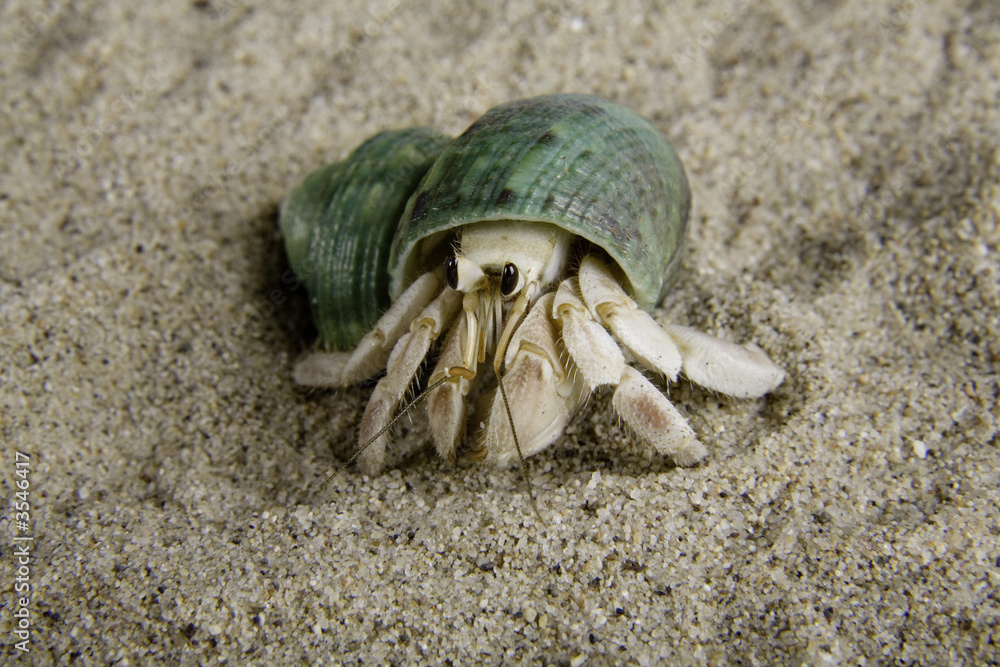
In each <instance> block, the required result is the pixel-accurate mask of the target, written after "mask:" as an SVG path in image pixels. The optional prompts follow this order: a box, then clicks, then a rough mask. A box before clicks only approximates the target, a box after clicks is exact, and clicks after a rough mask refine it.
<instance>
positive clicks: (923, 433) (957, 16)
mask: <svg viewBox="0 0 1000 667" xmlns="http://www.w3.org/2000/svg"><path fill="white" fill-rule="evenodd" d="M341 4H350V5H352V6H351V7H347V8H341V7H339V6H338V5H341ZM429 4H433V6H425V5H424V4H422V3H417V2H411V1H408V0H372V2H370V3H365V2H351V3H329V2H319V1H315V2H309V3H299V4H297V5H296V6H295V7H293V8H287V9H286V8H285V7H284V5H281V6H280V8H278V5H277V4H276V5H275V8H270V7H267V6H264V5H263V3H244V2H240V1H237V0H221V1H216V0H207V1H206V0H199V1H189V2H160V3H127V2H92V1H86V0H85V1H82V2H74V3H65V2H50V3H45V2H41V1H31V2H28V1H25V2H8V3H5V4H4V5H3V8H2V10H0V26H2V28H0V53H2V58H0V86H2V105H3V108H2V113H0V124H2V129H0V155H2V156H3V159H2V161H0V163H2V164H0V328H2V336H0V355H2V356H0V362H2V363H0V405H2V408H0V409H2V416H0V420H2V421H0V428H2V442H3V449H2V454H3V456H2V464H3V467H4V474H3V475H2V476H0V478H2V480H3V481H2V491H3V494H4V498H3V500H2V503H3V504H4V506H5V507H6V506H7V503H8V502H10V506H9V508H8V509H7V510H5V515H4V516H5V518H4V520H3V527H4V531H3V535H4V539H3V546H2V559H0V561H2V564H0V574H2V583H0V588H2V598H0V607H2V614H0V619H2V620H0V630H2V633H0V642H2V644H3V646H4V648H3V654H4V656H6V657H5V659H10V658H11V657H14V658H16V659H18V660H20V661H21V662H24V663H34V664H49V663H59V664H66V663H73V664H111V663H114V664H136V663H142V662H146V661H147V660H158V661H162V662H164V663H166V664H196V663H200V664H209V663H226V664H245V663H246V664H283V663H285V664H287V663H296V664H310V663H313V664H320V663H322V664H340V663H343V664H397V665H401V664H412V663H414V662H415V661H416V660H417V658H418V656H420V655H423V656H424V657H425V659H426V660H427V661H428V662H429V663H430V664H442V663H443V662H444V661H445V660H448V659H450V660H452V661H453V662H454V664H473V663H476V662H481V663H483V664H493V665H495V664H500V663H504V664H553V665H574V666H576V665H581V664H589V665H603V664H615V663H630V664H663V663H665V662H666V663H670V662H673V663H675V664H742V665H756V664H760V665H764V664H767V665H782V664H788V665H798V664H849V665H855V664H893V665H896V664H898V665H904V664H905V665H910V664H920V665H946V664H956V665H957V664H970V665H971V664H977V665H982V664H997V661H998V660H1000V657H998V656H1000V629H998V624H1000V597H998V592H997V591H998V588H1000V446H998V438H997V429H998V427H997V417H996V412H997V411H996V405H997V396H998V391H1000V390H998V368H1000V337H998V312H1000V277H998V257H1000V254H998V246H1000V228H998V215H1000V185H998V181H1000V151H998V134H1000V132H998V129H1000V112H998V110H997V100H998V99H1000V79H998V72H1000V9H998V6H997V4H996V3H994V2H975V1H968V2H958V3H945V2H929V1H926V0H907V1H906V2H891V3H888V4H885V3H868V2H862V1H860V0H857V1H848V2H820V1H816V2H807V3H792V2H783V1H779V0H772V1H770V2H763V3H749V2H739V1H738V2H726V1H721V2H707V3H696V2H680V3H674V4H672V5H671V6H670V7H669V8H668V9H663V8H658V7H652V6H649V5H648V4H644V3H640V2H630V1H626V2H615V3H612V2H601V1H599V0H595V1H590V0H552V1H549V2H542V3H537V4H536V3H531V2H509V3H503V4H499V3H493V2H486V1H485V0H482V1H478V0H477V2H473V3H471V4H470V3H455V4H454V5H451V6H448V5H446V4H444V3H429ZM550 92H587V93H595V94H598V95H601V96H604V97H607V98H610V99H613V100H615V101H618V102H621V103H623V104H626V105H628V106H631V107H633V108H635V109H637V110H638V111H639V112H640V113H642V114H644V115H646V116H647V117H649V118H651V119H652V120H653V122H654V123H655V124H656V125H657V126H658V127H660V128H661V129H662V130H663V131H664V132H665V133H666V134H667V135H668V137H669V138H670V139H671V141H672V142H673V143H674V144H675V146H676V147H677V150H678V152H679V154H680V155H681V158H682V159H683V161H684V163H685V165H686V168H687V170H688V174H689V177H690V180H691V185H692V190H693V192H694V200H695V201H694V210H693V213H692V232H691V239H690V244H689V248H688V251H687V255H686V257H685V260H684V266H683V271H682V274H681V276H680V278H679V281H678V283H677V286H676V289H675V290H674V291H673V292H672V293H671V294H670V295H669V296H668V297H667V300H666V301H665V302H664V304H663V307H662V308H661V309H658V310H657V311H656V312H655V316H656V317H657V318H659V319H661V320H662V321H667V320H670V321H674V322H678V323H681V324H688V325H692V326H696V327H698V328H700V329H702V330H705V331H707V332H710V333H712V334H715V335H718V336H722V337H724V338H728V339H731V340H736V341H756V342H757V343H759V344H760V345H761V346H762V347H764V348H765V349H766V350H767V351H768V353H769V354H770V355H771V356H772V357H773V358H774V359H775V360H776V361H777V362H778V363H780V364H781V365H782V366H783V367H785V368H786V369H787V371H788V379H787V381H786V382H785V384H784V385H783V386H782V387H781V388H780V389H779V390H778V391H776V392H775V393H774V394H773V395H771V396H769V397H767V398H765V399H761V400H754V401H737V400H730V399H726V398H724V397H719V396H716V395H713V394H712V393H711V392H709V391H705V390H703V389H700V388H697V387H693V386H691V385H690V384H689V383H687V382H682V383H681V384H678V385H675V386H672V387H670V396H671V399H672V400H673V401H674V402H675V404H676V405H677V406H678V407H679V408H680V410H681V411H682V412H683V413H684V414H685V415H687V416H688V418H689V420H690V422H691V424H692V426H693V427H694V429H695V430H696V431H697V432H698V433H699V434H700V436H701V438H702V440H703V441H704V442H705V443H706V445H707V446H708V449H709V451H710V455H709V457H708V459H707V460H706V461H705V462H704V463H703V464H701V465H700V466H698V467H695V468H692V469H683V468H677V467H674V466H673V465H671V464H670V463H669V462H667V461H664V460H662V458H661V457H660V456H659V455H657V454H655V453H654V452H652V451H650V450H649V449H648V448H647V447H645V446H644V445H643V444H642V443H641V442H638V441H637V440H636V439H635V438H634V437H633V436H631V435H630V434H629V433H628V432H627V431H626V430H625V429H624V428H622V427H621V426H620V425H619V423H618V420H617V418H616V417H615V416H614V414H613V413H612V411H611V407H610V397H609V395H607V394H606V393H602V394H599V395H598V396H596V397H595V399H594V400H592V401H591V402H590V404H589V405H588V407H587V408H586V409H585V410H584V411H583V413H581V414H580V415H579V417H578V418H577V420H576V421H575V422H574V423H573V425H572V426H571V428H570V429H569V430H568V431H567V433H566V435H565V437H563V438H562V439H561V440H559V441H558V442H557V443H556V444H555V445H553V446H552V447H550V448H549V449H548V450H546V451H544V452H542V453H541V454H539V455H537V456H535V457H533V458H532V459H531V460H530V461H529V463H530V470H531V484H532V486H533V488H534V491H535V494H536V495H537V497H538V499H539V504H540V506H541V509H542V513H543V514H544V515H545V517H546V519H547V525H541V524H540V522H539V521H538V519H537V518H536V517H535V515H534V514H533V513H532V511H531V509H530V504H529V502H528V499H527V496H526V494H525V487H524V483H523V480H522V478H521V473H520V472H519V471H518V470H517V469H513V470H496V469H492V468H488V467H483V466H481V465H477V464H476V463H475V462H473V461H471V460H469V458H468V457H465V458H462V459H460V460H459V462H458V463H457V464H449V463H446V462H443V461H440V460H438V459H437V457H436V456H435V455H434V453H433V451H432V450H431V449H430V448H429V447H427V446H426V445H427V443H428V441H429V435H428V431H427V429H426V426H425V421H424V416H423V412H422V411H419V412H418V413H417V414H416V415H415V416H414V417H413V419H412V422H407V423H406V424H405V425H404V426H403V427H402V428H401V429H400V432H399V438H398V441H397V447H396V448H395V449H394V450H393V453H392V456H393V464H394V467H393V469H392V470H391V471H390V472H388V473H386V474H384V475H382V476H380V477H378V478H374V479H371V478H367V477H363V476H361V475H359V474H358V473H356V472H353V471H349V472H347V473H345V474H343V475H342V476H340V477H338V478H337V479H335V480H334V481H333V483H332V484H330V486H329V487H328V488H326V489H325V490H322V489H321V485H322V483H323V481H324V480H325V479H326V478H327V476H328V475H329V473H330V472H331V470H333V469H334V468H335V467H336V466H338V465H339V464H341V463H342V462H343V461H345V460H346V459H347V457H349V456H350V454H351V453H352V451H353V450H354V447H355V439H356V438H357V428H358V422H359V420H360V415H361V412H362V410H363V408H364V404H365V401H366V397H367V395H368V394H369V393H370V391H371V387H370V386H367V387H358V388H354V389H350V390H343V391H338V392H308V391H305V390H303V389H301V388H298V387H296V386H295V385H294V384H293V383H292V380H291V369H292V364H293V362H294V360H295V359H296V358H297V357H298V356H299V355H300V354H302V353H303V352H304V351H305V350H307V349H309V348H310V346H311V345H312V337H313V335H314V334H313V331H312V329H311V325H310V323H309V315H308V309H307V307H306V300H305V296H304V294H302V293H301V290H300V289H294V288H293V287H292V286H291V285H290V284H289V283H288V282H286V281H283V279H282V274H283V273H284V272H285V271H286V270H287V268H288V267H287V263H286V260H285V258H284V252H283V248H282V245H281V239H280V236H279V234H278V232H277V228H276V214H277V207H278V205H279V203H280V201H281V200H282V198H283V197H284V195H285V194H286V193H287V192H288V191H289V189H290V188H291V187H292V186H293V185H294V184H296V183H297V182H298V180H299V179H301V178H302V177H303V176H304V175H305V174H306V173H308V172H309V171H310V170H312V169H314V168H316V167H317V166H319V165H320V164H322V163H323V162H325V161H330V160H334V159H339V158H341V157H343V156H344V155H346V154H347V153H348V152H349V151H350V150H351V149H352V148H353V147H354V146H356V145H357V144H358V143H359V142H360V141H361V140H363V139H364V138H366V137H368V136H369V135H371V134H373V133H375V132H377V131H379V130H382V129H387V128H395V127H405V126H409V125H417V124H419V125H428V126H432V127H436V128H438V129H440V130H442V131H446V132H449V133H458V132H461V131H462V130H463V129H464V128H465V127H466V126H467V125H468V124H469V123H470V122H471V121H472V120H474V119H475V118H476V117H477V116H479V115H480V114H481V113H482V112H484V111H485V110H486V109H488V108H490V107H492V106H494V105H495V104H498V103H501V102H504V101H507V100H510V99H516V98H520V97H526V96H529V95H536V94H542V93H550ZM25 481H26V483H25V484H23V485H22V487H23V486H27V487H28V488H27V489H24V488H18V486H17V483H19V482H25ZM18 492H22V493H25V492H26V493H25V495H22V496H21V498H18V497H17V496H16V495H15V494H16V493H18ZM25 499H26V501H27V503H28V505H27V507H28V510H27V514H28V516H27V517H23V516H17V515H15V511H16V508H15V507H14V503H15V502H25ZM26 537H32V538H33V541H30V542H29V541H26V540H24V539H23V538H26ZM15 538H18V540H19V541H15ZM25 552H27V553H28V554H29V555H28V556H24V555H23V554H24V553H25ZM22 558H26V559H27V560H28V563H29V564H28V565H23V563H22V562H21V559H22ZM22 567H23V568H24V569H21V568H22ZM25 583H26V584H27V585H28V588H27V590H26V591H24V590H23V589H22V590H21V591H20V592H19V591H18V590H17V589H16V588H15V587H16V586H21V584H25ZM24 597H27V598H28V599H27V600H21V598H24ZM22 602H26V604H22ZM15 614H20V618H18V617H15ZM18 622H22V624H24V625H26V626H27V633H26V634H24V635H22V636H21V637H19V636H18V635H16V634H13V633H12V630H16V629H17V628H18ZM25 638H26V639H25ZM24 641H26V643H20V644H18V642H24ZM19 646H20V647H21V648H27V649H28V652H27V653H24V652H23V651H21V650H20V648H19Z"/></svg>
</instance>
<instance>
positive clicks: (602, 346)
mask: <svg viewBox="0 0 1000 667" xmlns="http://www.w3.org/2000/svg"><path fill="white" fill-rule="evenodd" d="M553 317H554V318H555V319H556V320H558V321H559V322H560V323H561V325H562V339H563V345H565V346H566V350H567V351H568V352H569V354H570V356H571V357H572V358H573V361H574V362H576V365H577V367H578V368H579V369H580V375H582V376H583V378H584V380H585V382H586V384H587V387H588V388H589V390H590V391H593V390H594V389H596V388H597V387H599V386H601V385H605V384H607V385H611V386H613V387H615V393H614V396H613V397H612V405H613V406H614V409H615V412H617V413H618V415H619V416H620V417H621V418H622V419H624V420H625V423H626V424H628V425H629V427H631V428H632V430H634V431H635V432H636V433H637V434H638V435H639V437H641V438H642V439H643V440H645V441H646V442H649V443H650V444H652V445H653V447H655V448H656V450H657V451H659V452H660V453H661V454H665V455H668V456H670V457H671V458H672V459H673V460H674V461H675V462H676V463H677V464H678V465H692V464H694V463H697V462H698V461H700V460H701V459H702V458H704V457H705V455H706V454H707V453H708V451H707V450H706V449H705V446H704V445H702V444H701V443H700V442H699V441H698V438H697V436H695V433H694V431H693V430H692V429H691V427H690V426H689V425H688V423H687V420H686V419H684V416H683V415H681V413H680V412H679V411H678V410H677V408H675V407H674V405H673V404H672V403H671V402H670V401H668V400H667V398H666V397H665V396H664V395H663V394H662V393H661V392H660V390H659V389H657V388H656V387H655V386H654V385H653V384H652V383H651V382H650V381H649V380H647V379H646V378H644V377H643V376H642V374H640V373H639V372H638V371H636V370H635V369H634V368H632V367H631V366H629V365H628V364H627V363H625V357H624V356H623V355H622V353H621V350H620V349H619V348H618V344H617V343H616V342H615V341H614V339H613V338H612V337H611V335H610V334H609V333H608V332H607V330H605V328H604V327H603V326H601V325H600V324H599V323H598V322H597V321H595V320H594V319H593V317H592V316H591V314H590V313H589V312H588V311H587V308H586V306H584V304H583V301H581V300H580V298H579V296H578V294H577V285H576V280H575V279H573V278H570V279H568V280H565V281H563V282H562V284H560V285H559V289H558V290H557V291H556V296H555V301H554V306H553ZM639 342H642V341H639Z"/></svg>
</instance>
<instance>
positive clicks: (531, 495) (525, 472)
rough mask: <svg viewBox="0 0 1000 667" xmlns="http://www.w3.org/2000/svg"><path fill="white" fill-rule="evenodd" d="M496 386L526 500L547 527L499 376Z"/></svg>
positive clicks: (501, 379) (505, 391)
mask: <svg viewBox="0 0 1000 667" xmlns="http://www.w3.org/2000/svg"><path fill="white" fill-rule="evenodd" d="M497 386H498V387H500V396H501V398H503V407H504V408H505V409H506V410H507V421H509V422H510V434H511V435H513V436H514V447H515V448H516V449H517V457H518V458H519V459H521V475H522V476H523V478H524V485H525V486H526V487H528V500H530V501H531V509H533V510H535V516H537V517H538V520H539V521H540V522H541V523H542V525H543V526H545V525H548V524H546V523H545V518H544V517H542V513H541V512H540V511H538V503H537V502H535V492H534V489H532V488H531V478H530V477H528V462H527V461H525V460H524V454H522V453H521V443H520V441H518V439H517V430H516V429H515V428H514V415H513V414H511V412H510V401H508V400H507V390H506V389H504V388H503V378H501V377H500V376H499V375H497Z"/></svg>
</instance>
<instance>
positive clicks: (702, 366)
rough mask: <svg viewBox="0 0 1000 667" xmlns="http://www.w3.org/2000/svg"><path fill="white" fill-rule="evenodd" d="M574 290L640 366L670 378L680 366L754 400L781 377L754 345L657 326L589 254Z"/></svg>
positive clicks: (697, 378)
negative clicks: (576, 290)
mask: <svg viewBox="0 0 1000 667" xmlns="http://www.w3.org/2000/svg"><path fill="white" fill-rule="evenodd" d="M580 292H581V294H582V296H583V300H584V302H586V304H587V307H588V309H589V310H590V313H591V314H592V315H593V316H594V318H595V319H597V320H598V321H600V322H602V323H604V324H605V325H606V326H607V327H608V328H609V329H610V330H611V332H612V333H614V335H615V337H617V338H618V340H619V341H621V343H622V345H624V346H625V347H626V348H628V350H629V351H630V352H632V354H633V355H635V357H636V358H637V359H638V360H639V362H640V363H642V365H643V366H645V367H646V368H649V369H651V370H658V371H660V372H661V373H664V374H665V375H666V376H667V377H669V378H670V379H671V380H676V379H677V371H679V370H681V369H683V371H684V375H686V376H687V378H688V379H689V380H691V381H692V382H694V383H696V384H700V385H701V386H703V387H708V388H709V389H714V390H715V391H719V392H722V393H723V394H728V395H730V396H736V397H738V398H756V397H758V396H763V395H764V394H766V393H768V392H769V391H771V390H773V389H774V388H776V387H777V386H778V385H779V384H781V382H782V381H783V380H784V379H785V371H784V370H783V369H781V368H780V367H778V366H777V365H775V363H774V362H773V361H771V359H770V358H768V356H767V354H766V353H765V352H764V351H763V350H761V349H760V348H759V347H757V346H756V345H746V346H743V345H737V344H735V343H730V342H728V341H724V340H722V339H721V338H715V337H714V336H709V335H708V334H705V333H702V332H700V331H696V330H694V329H691V328H688V327H682V326H677V325H673V324H668V325H664V326H662V327H661V326H660V325H659V324H657V323H656V320H654V319H653V318H652V317H650V316H649V314H647V313H645V312H644V311H642V310H641V309H640V308H639V307H638V306H637V305H636V303H635V301H633V300H632V299H631V298H630V297H629V296H628V295H627V294H626V293H625V290H623V289H622V288H621V286H620V285H619V284H618V282H617V281H616V280H615V279H614V277H613V276H612V275H611V272H610V271H609V270H608V268H607V267H606V266H605V265H604V264H603V263H602V262H600V261H599V260H597V259H595V258H593V257H589V256H588V257H585V258H584V259H583V261H582V262H581V263H580Z"/></svg>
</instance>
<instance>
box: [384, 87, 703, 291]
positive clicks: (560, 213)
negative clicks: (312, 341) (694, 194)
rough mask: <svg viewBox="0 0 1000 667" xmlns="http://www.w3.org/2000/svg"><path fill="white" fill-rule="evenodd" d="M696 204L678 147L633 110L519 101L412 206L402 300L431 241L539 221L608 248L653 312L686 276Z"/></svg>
mask: <svg viewBox="0 0 1000 667" xmlns="http://www.w3.org/2000/svg"><path fill="white" fill-rule="evenodd" d="M690 206H691V194H690V190H689V188H688V183H687V177H686V176H685V174H684V168H683V167H682V166H681V163H680V160H679V159H678V158H677V154H676V153H675V152H674V149H673V147H672V146H671V145H670V144H669V143H668V142H667V139H666V137H664V136H663V134H662V133H661V132H660V131H659V130H657V129H656V128H655V127H653V125H652V124H650V122H649V121H647V120H646V119H645V118H643V117H642V116H640V115H639V114H637V113H636V112H634V111H632V110H631V109H628V108H626V107H623V106H620V105H618V104H613V103H611V102H608V101H607V100H603V99H601V98H599V97H594V96H591V95H549V96H544V97H535V98H529V99H525V100H519V101H516V102H509V103H507V104H503V105H501V106H498V107H495V108H494V109H491V110H490V111H488V112H487V113H486V114H485V115H484V116H483V117H482V118H480V119H479V120H477V121H476V122H475V123H473V124H472V126H470V127H469V129H467V130H466V131H465V132H464V133H463V134H462V135H461V136H459V137H458V138H456V139H455V140H454V141H452V142H451V143H450V144H449V145H448V146H447V147H446V148H445V149H444V151H443V152H442V153H441V155H440V156H439V157H438V160H437V161H436V162H435V163H434V165H433V166H432V167H431V169H430V170H429V171H428V172H427V175H426V176H425V177H424V179H423V181H422V182H421V184H420V186H419V188H418V189H417V191H416V192H415V193H414V195H413V197H412V198H411V199H410V201H409V203H408V205H407V207H406V210H405V211H404V213H403V216H402V219H401V220H400V223H399V230H398V232H397V234H396V237H395V242H394V245H393V248H392V257H391V259H390V263H389V270H390V273H392V275H393V279H392V292H393V294H394V295H396V294H399V293H400V292H401V291H402V289H403V288H404V287H405V286H406V284H408V283H409V282H410V281H412V280H413V279H415V278H416V275H418V274H419V272H420V271H421V270H422V267H421V261H420V259H421V255H422V254H423V249H421V248H420V247H419V246H420V244H421V243H422V242H423V241H424V240H425V239H430V238H433V237H434V236H435V235H437V234H440V233H442V232H448V231H453V230H454V229H455V228H457V227H460V226H462V225H467V224H472V223H475V222H477V221H482V220H534V221H539V222H548V223H552V224H555V225H557V226H559V227H561V228H563V229H566V230H568V231H571V232H573V233H574V234H576V235H577V236H580V237H583V238H585V239H587V240H589V241H591V242H593V243H594V244H596V245H597V246H599V247H601V248H603V249H604V250H605V251H607V253H608V254H609V255H610V256H611V258H612V259H614V260H615V261H616V262H617V263H618V265H619V267H620V268H621V270H622V272H623V274H624V275H625V277H626V278H627V279H628V281H629V282H630V285H629V286H628V287H630V288H631V290H630V291H631V292H632V296H633V298H635V300H636V301H637V302H638V303H639V305H640V306H642V307H644V308H646V309H650V308H652V307H653V306H654V305H656V303H658V302H659V301H660V299H661V298H662V297H663V294H664V293H665V291H666V289H667V287H668V286H669V283H670V280H671V279H672V277H673V274H674V272H675V271H676V268H677V265H678V263H679V257H680V250H681V248H682V246H683V243H684V239H685V235H686V231H687V220H688V213H689V210H690Z"/></svg>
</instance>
